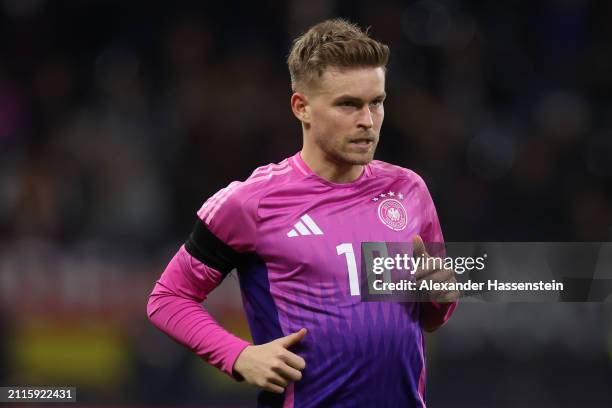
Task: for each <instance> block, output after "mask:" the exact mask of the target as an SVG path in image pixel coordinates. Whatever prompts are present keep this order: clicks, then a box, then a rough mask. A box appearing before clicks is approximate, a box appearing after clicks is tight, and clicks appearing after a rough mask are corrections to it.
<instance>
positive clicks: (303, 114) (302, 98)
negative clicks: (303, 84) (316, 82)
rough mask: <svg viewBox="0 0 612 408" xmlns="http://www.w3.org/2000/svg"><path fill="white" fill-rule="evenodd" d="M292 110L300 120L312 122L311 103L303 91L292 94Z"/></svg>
mask: <svg viewBox="0 0 612 408" xmlns="http://www.w3.org/2000/svg"><path fill="white" fill-rule="evenodd" d="M291 110H292V111H293V114H294V115H295V117H296V118H298V120H299V121H300V122H303V123H310V104H309V103H308V99H307V98H306V95H304V94H303V93H301V92H294V93H293V95H291Z"/></svg>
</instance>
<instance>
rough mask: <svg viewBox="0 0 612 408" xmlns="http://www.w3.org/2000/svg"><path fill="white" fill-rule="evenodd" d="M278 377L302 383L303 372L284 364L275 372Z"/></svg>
mask: <svg viewBox="0 0 612 408" xmlns="http://www.w3.org/2000/svg"><path fill="white" fill-rule="evenodd" d="M274 371H275V372H276V373H277V374H278V375H280V376H281V377H283V379H284V380H286V381H300V380H301V379H302V372H301V371H299V370H296V369H295V368H293V367H289V366H288V365H286V364H283V365H282V366H281V367H279V368H277V369H275V370H274Z"/></svg>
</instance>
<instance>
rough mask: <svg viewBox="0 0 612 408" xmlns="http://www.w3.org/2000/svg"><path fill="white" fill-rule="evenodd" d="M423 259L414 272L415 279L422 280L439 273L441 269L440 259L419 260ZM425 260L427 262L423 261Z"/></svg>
mask: <svg viewBox="0 0 612 408" xmlns="http://www.w3.org/2000/svg"><path fill="white" fill-rule="evenodd" d="M421 259H423V262H422V265H420V266H419V267H418V268H417V270H416V271H415V272H414V277H415V279H422V278H424V277H426V276H428V275H430V274H432V273H434V272H437V271H440V270H442V269H443V264H442V260H441V258H434V257H428V258H421ZM426 259H427V261H425V260H426Z"/></svg>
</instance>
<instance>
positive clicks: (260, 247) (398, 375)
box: [205, 153, 443, 407]
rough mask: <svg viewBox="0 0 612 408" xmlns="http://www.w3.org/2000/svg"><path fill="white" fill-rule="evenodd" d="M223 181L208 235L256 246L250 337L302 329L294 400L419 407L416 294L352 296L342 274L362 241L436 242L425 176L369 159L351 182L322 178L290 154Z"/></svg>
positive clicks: (246, 278) (211, 208) (248, 274)
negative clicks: (379, 298)
mask: <svg viewBox="0 0 612 408" xmlns="http://www.w3.org/2000/svg"><path fill="white" fill-rule="evenodd" d="M288 165H289V166H291V171H287V170H288ZM231 186H232V187H230V188H228V189H227V190H226V191H230V192H231V193H229V194H225V195H223V193H221V194H219V195H218V196H217V197H218V198H217V200H216V201H214V200H212V199H211V200H210V201H211V203H210V204H208V205H205V207H206V208H205V211H208V212H209V214H210V213H214V216H212V217H211V216H208V217H207V219H208V220H209V223H208V225H209V228H210V229H211V231H213V233H215V235H217V236H218V237H219V238H220V239H222V240H223V241H224V242H226V243H227V244H228V245H230V246H232V247H233V248H234V249H236V250H237V251H239V252H243V253H245V252H250V253H256V254H257V257H259V261H258V262H254V263H253V264H252V265H251V267H250V268H248V270H246V269H245V270H244V271H243V272H241V273H239V277H240V281H241V288H242V291H243V298H244V301H245V311H246V314H247V319H248V320H249V325H250V327H251V330H252V333H253V338H254V339H255V342H256V343H263V342H267V341H270V340H272V339H274V338H278V337H282V336H286V335H288V334H290V333H293V332H295V331H298V330H299V329H300V328H302V327H305V328H307V329H308V334H307V335H306V337H305V338H304V340H303V341H302V342H301V343H300V344H298V345H296V346H295V347H294V348H293V349H292V351H294V352H295V353H298V354H299V355H301V356H302V357H304V359H305V360H306V369H305V370H304V372H303V374H304V375H303V378H302V380H301V381H299V382H297V383H296V384H295V388H294V392H295V394H294V405H295V406H296V407H313V406H372V405H376V406H407V407H421V406H423V405H424V404H423V403H422V391H423V381H424V380H423V378H422V376H423V375H424V355H423V350H422V342H423V337H422V332H421V323H420V318H422V316H421V315H420V309H421V307H422V305H420V304H417V303H396V302H380V303H367V302H362V301H361V298H360V296H359V295H354V294H353V295H351V289H350V286H351V285H350V284H349V279H350V278H349V276H350V273H351V268H352V267H351V261H354V264H353V267H354V271H353V272H354V274H355V275H358V274H359V271H360V270H361V263H362V256H361V243H362V242H411V240H412V237H413V236H414V235H415V234H419V235H421V237H422V238H423V240H424V241H425V242H443V237H442V233H441V231H440V226H439V223H438V218H437V215H436V211H435V208H434V206H433V202H432V200H431V197H430V196H429V192H428V191H427V188H426V186H425V183H424V182H423V180H422V179H421V178H420V177H419V176H418V175H416V174H415V173H414V172H412V171H410V170H407V169H404V168H401V167H398V166H393V165H390V164H387V163H384V162H380V161H374V162H372V163H370V164H369V165H367V166H365V168H364V172H363V174H362V175H361V176H360V177H359V178H358V179H357V180H356V181H354V182H352V183H346V184H337V183H331V182H329V181H326V180H324V179H321V178H320V177H319V176H317V175H316V174H314V173H313V172H312V171H311V170H310V169H309V168H308V166H307V165H306V163H304V162H303V160H302V159H301V157H300V155H299V153H298V154H296V155H294V156H293V157H290V158H289V159H288V160H286V161H283V162H281V163H280V164H278V165H270V166H266V167H265V168H260V169H258V170H256V171H255V172H254V175H253V176H251V178H249V179H248V180H247V181H245V182H244V183H242V184H233V185H231ZM390 200H391V201H393V203H392V205H389V202H390ZM383 202H384V203H385V204H384V205H385V207H384V208H382V207H381V203H383ZM381 208H382V209H381ZM384 211H387V212H386V213H384ZM381 214H382V215H381ZM353 279H359V278H358V277H357V278H353ZM353 286H355V285H354V284H353ZM420 384H421V386H419V385H420ZM274 403H275V402H271V403H270V404H267V403H264V402H263V401H261V400H260V406H274ZM264 404H266V405H264Z"/></svg>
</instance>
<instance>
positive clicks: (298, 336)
mask: <svg viewBox="0 0 612 408" xmlns="http://www.w3.org/2000/svg"><path fill="white" fill-rule="evenodd" d="M306 333H307V330H306V329H304V328H301V329H300V330H299V331H297V332H295V333H291V334H290V335H288V336H285V337H281V338H279V339H276V340H274V341H275V342H278V343H279V344H280V345H281V346H283V347H284V348H289V347H291V346H293V345H294V344H297V343H299V342H300V341H302V339H303V338H304V336H306Z"/></svg>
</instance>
